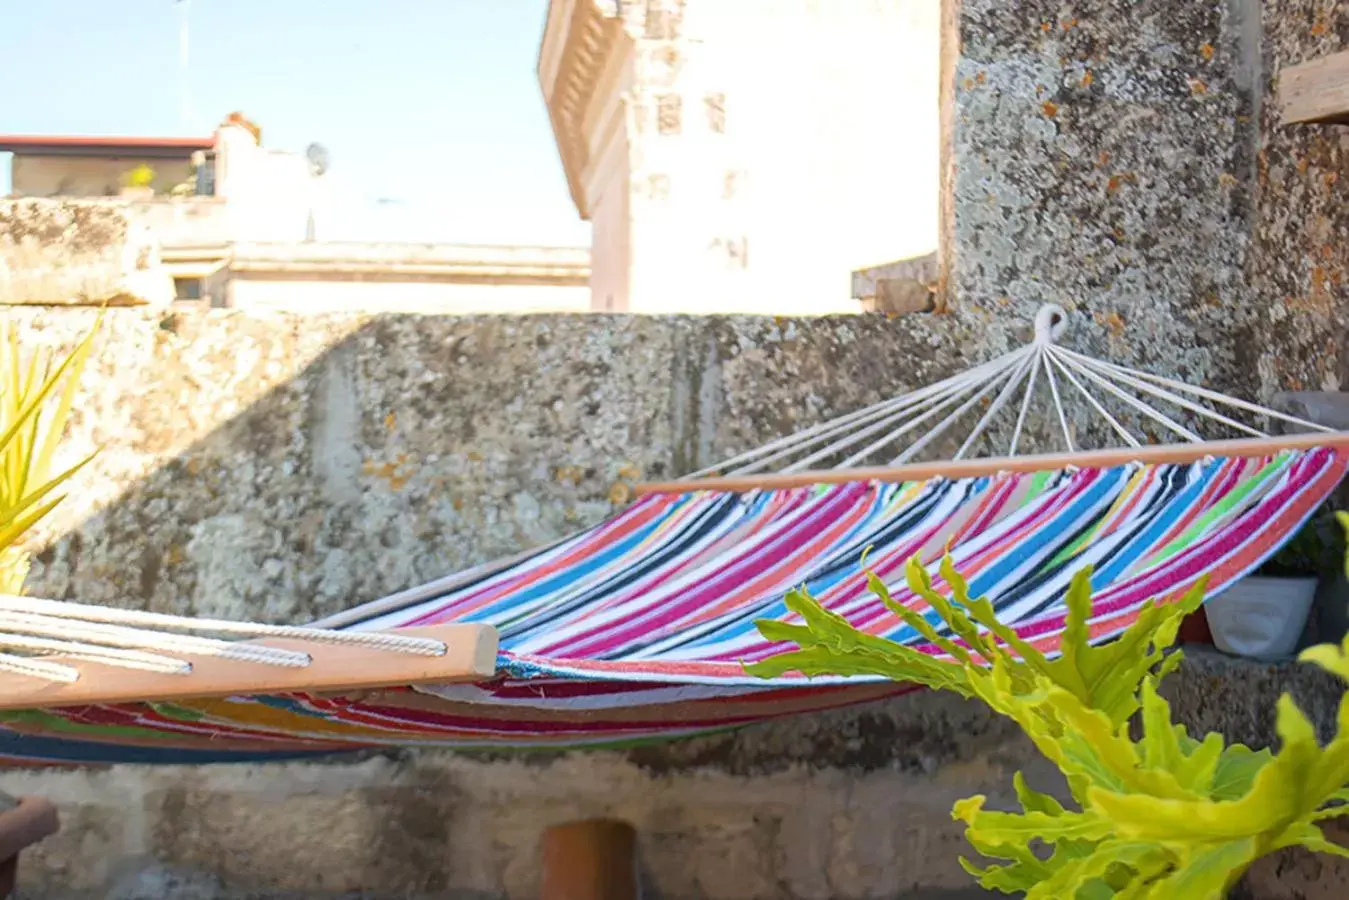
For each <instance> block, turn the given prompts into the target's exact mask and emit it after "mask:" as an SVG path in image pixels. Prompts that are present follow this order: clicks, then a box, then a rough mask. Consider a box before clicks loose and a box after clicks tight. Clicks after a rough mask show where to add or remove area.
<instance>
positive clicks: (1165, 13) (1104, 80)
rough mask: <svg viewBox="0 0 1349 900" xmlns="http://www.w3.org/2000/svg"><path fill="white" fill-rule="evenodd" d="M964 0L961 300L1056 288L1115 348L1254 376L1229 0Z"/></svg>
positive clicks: (1237, 67)
mask: <svg viewBox="0 0 1349 900" xmlns="http://www.w3.org/2000/svg"><path fill="white" fill-rule="evenodd" d="M953 5H954V6H955V7H956V8H955V10H954V15H953V17H952V20H951V22H950V26H949V27H950V30H951V33H950V34H949V35H948V39H958V40H959V41H960V42H961V46H960V52H959V56H958V58H957V59H956V61H955V75H954V77H955V84H954V86H953V100H952V102H953V109H952V132H951V134H950V136H949V140H950V142H951V145H950V149H949V152H950V154H951V156H950V159H951V162H952V164H953V166H954V178H953V182H952V184H951V185H950V187H949V190H950V191H951V194H952V196H950V197H949V198H948V201H949V205H950V206H949V208H951V209H953V222H951V223H950V227H951V233H949V234H948V240H949V241H951V243H950V244H949V246H948V247H946V248H945V249H946V250H947V256H948V260H947V264H948V265H949V266H950V267H951V271H950V273H949V275H950V288H951V291H952V294H953V306H954V308H955V312H956V316H957V318H960V319H964V320H969V321H971V322H978V321H980V320H983V321H986V322H989V323H992V325H993V327H998V326H999V325H1000V324H1001V323H1004V322H1007V321H1016V320H1018V319H1024V318H1025V317H1026V316H1027V315H1028V314H1030V313H1031V312H1033V310H1034V309H1035V307H1036V306H1037V305H1039V304H1040V303H1043V302H1054V303H1058V304H1060V305H1063V306H1065V307H1066V308H1068V309H1070V310H1076V311H1077V312H1078V313H1079V316H1080V319H1081V320H1084V321H1085V323H1086V324H1085V327H1082V328H1080V329H1078V330H1077V332H1076V335H1077V336H1078V338H1079V339H1080V340H1083V341H1087V342H1089V343H1090V345H1091V346H1092V347H1093V349H1095V350H1096V351H1098V352H1101V353H1104V354H1108V355H1109V356H1110V357H1111V358H1113V359H1116V360H1117V361H1120V362H1125V363H1128V362H1130V361H1132V362H1133V363H1135V364H1141V365H1142V367H1144V368H1154V369H1159V370H1160V369H1165V370H1168V371H1171V372H1174V373H1176V374H1179V375H1180V376H1182V377H1184V378H1188V379H1190V380H1193V381H1196V382H1202V381H1205V380H1211V381H1213V382H1214V383H1221V384H1223V385H1224V386H1226V387H1227V388H1229V389H1237V390H1239V391H1240V392H1242V393H1250V392H1251V391H1252V389H1253V388H1254V384H1253V379H1252V377H1251V376H1250V375H1249V374H1248V373H1249V369H1250V367H1246V366H1243V365H1241V360H1243V359H1245V358H1249V357H1250V356H1252V355H1253V354H1254V353H1255V352H1256V350H1255V348H1254V346H1253V345H1252V343H1251V342H1252V340H1254V339H1255V336H1254V333H1253V327H1252V324H1251V323H1250V321H1249V319H1250V317H1249V316H1248V315H1247V314H1246V312H1245V310H1246V308H1247V297H1248V292H1247V290H1246V287H1245V284H1244V280H1243V272H1244V270H1243V266H1244V264H1245V253H1246V246H1247V240H1246V230H1245V221H1246V209H1247V208H1248V206H1249V204H1250V198H1249V191H1250V185H1249V181H1250V178H1249V172H1250V170H1251V168H1252V164H1251V163H1252V160H1251V155H1250V153H1251V139H1250V134H1249V132H1250V130H1251V129H1252V128H1253V125H1251V124H1250V120H1249V115H1250V110H1249V108H1247V107H1248V98H1249V94H1248V93H1247V92H1244V91H1243V82H1242V78H1243V71H1244V70H1243V66H1244V65H1245V62H1244V58H1243V57H1242V54H1243V52H1245V50H1244V48H1243V46H1242V45H1241V43H1240V40H1239V38H1240V34H1241V24H1240V22H1239V21H1238V17H1237V16H1236V15H1235V14H1234V11H1233V10H1232V9H1230V8H1229V6H1228V3H1227V0H1198V2H1185V3H1174V2H1169V0H1098V2H1092V3H1079V4H1068V5H1065V4H1062V3H1060V2H1058V0H1052V2H1051V0H1032V2H1023V3H1005V2H1001V0H962V2H961V3H959V4H953Z"/></svg>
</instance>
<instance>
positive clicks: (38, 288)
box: [0, 199, 173, 306]
mask: <svg viewBox="0 0 1349 900" xmlns="http://www.w3.org/2000/svg"><path fill="white" fill-rule="evenodd" d="M172 301H173V279H172V278H170V277H169V274H168V271H167V270H166V269H165V268H164V267H163V264H162V263H161V262H160V258H159V244H158V242H157V241H156V240H155V238H154V235H153V234H152V233H151V232H150V231H149V229H148V228H147V227H146V226H145V225H144V224H143V223H141V222H140V221H139V220H138V219H136V218H134V217H132V216H131V214H130V213H129V207H128V206H126V205H124V204H109V203H80V202H69V201H64V200H45V199H42V200H40V199H28V200H0V305H2V304H31V305H38V306H64V305H101V304H108V305H110V306H138V305H142V304H149V305H152V306H167V305H168V304H169V303H171V302H172Z"/></svg>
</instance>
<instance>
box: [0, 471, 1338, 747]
mask: <svg viewBox="0 0 1349 900" xmlns="http://www.w3.org/2000/svg"><path fill="white" fill-rule="evenodd" d="M1347 466H1349V451H1345V450H1341V449H1315V450H1309V451H1293V450H1289V451H1283V452H1280V453H1277V454H1275V455H1272V456H1268V457H1264V458H1216V459H1215V458H1208V459H1204V460H1201V461H1198V462H1195V463H1190V464H1164V465H1142V464H1131V465H1124V466H1117V467H1111V468H1084V469H1069V470H1057V471H1051V472H1039V473H1007V474H1000V475H995V476H989V477H979V478H968V479H947V478H934V479H930V480H925V481H916V482H903V483H882V482H874V481H864V480H859V481H851V482H845V483H842V484H833V485H828V486H815V487H802V488H791V489H782V490H759V491H751V492H746V493H718V492H712V491H695V492H690V493H684V494H651V495H647V496H645V497H643V498H641V499H639V500H638V501H637V502H636V503H634V504H633V505H632V506H631V507H629V508H628V509H627V510H625V511H623V512H622V513H620V514H619V515H617V516H615V517H613V518H612V519H610V520H608V521H606V522H604V523H602V524H600V525H598V526H596V527H595V528H593V529H590V530H589V531H587V532H585V533H583V534H581V535H579V536H576V537H574V538H571V539H569V540H566V541H564V542H562V543H559V544H556V545H554V546H552V547H549V548H547V549H544V550H541V551H538V552H536V553H534V554H533V555H530V556H527V557H525V558H523V559H518V560H515V561H514V562H512V563H510V564H509V565H505V566H502V567H498V568H497V569H495V570H490V569H489V570H488V571H487V572H485V573H483V574H480V575H478V576H476V577H472V578H468V579H459V580H458V581H457V582H456V583H455V585H454V586H453V588H452V589H448V590H445V591H443V592H437V591H422V592H420V593H421V594H423V595H429V596H423V599H420V600H418V601H417V602H415V603H409V604H407V605H402V606H397V607H396V605H395V604H391V603H390V602H389V601H383V602H376V603H373V604H370V605H369V606H368V607H367V608H366V610H367V611H366V612H364V613H361V611H359V610H358V611H357V612H358V613H361V614H359V615H356V616H353V617H351V621H352V624H350V625H349V626H347V627H352V628H356V629H366V630H375V629H388V628H392V627H398V626H411V625H424V624H435V623H445V622H482V623H490V624H492V625H495V626H496V627H497V628H498V629H499V630H500V633H501V648H502V651H501V657H500V660H499V663H498V671H499V674H498V677H497V678H495V679H494V680H492V681H491V682H488V683H483V684H475V685H452V686H443V687H434V688H418V689H412V688H399V689H389V690H381V691H376V692H367V693H365V694H363V695H360V696H341V697H332V696H324V697H319V696H302V695H287V696H248V697H236V698H230V699H225V700H205V701H193V702H177V703H145V704H128V705H117V706H92V707H76V708H63V709H58V710H27V711H21V712H4V713H0V726H3V730H0V754H2V755H3V756H4V757H6V758H7V759H8V760H10V761H11V762H38V761H46V762H69V763H110V762H164V763H194V762H218V761H244V760H260V759H272V758H282V757H295V756H303V755H307V754H317V753H331V752H335V751H348V750H356V749H363V748H370V747H377V746H381V745H401V746H418V745H423V746H450V747H472V746H489V747H590V746H610V747H613V746H625V745H631V744H636V743H641V742H646V741H651V740H655V739H663V738H671V737H679V736H685V735H692V734H702V733H708V732H713V731H718V730H722V729H729V728H735V727H738V726H742V725H745V724H749V723H752V722H756V721H761V720H764V719H768V718H771V717H775V716H782V715H789V714H794V713H801V712H810V711H816V710H822V709H827V708H832V707H837V706H841V705H845V704H851V703H857V702H861V701H866V700H872V699H878V698H882V697H886V696H890V695H893V694H895V693H897V692H901V691H904V690H907V689H908V688H907V687H906V686H904V685H897V684H893V683H888V682H884V681H880V680H872V679H868V678H856V677H854V678H816V679H811V680H807V679H805V678H802V677H790V676H789V677H784V678H780V679H776V680H774V681H770V682H765V681H762V680H759V679H756V678H751V677H749V676H747V675H746V674H745V673H744V671H743V668H742V663H743V662H745V661H752V660H758V659H763V658H765V657H767V656H769V655H772V654H774V653H776V652H780V651H782V650H785V649H788V648H787V647H785V646H783V645H776V646H775V645H773V644H770V643H768V642H766V641H765V640H764V639H763V638H762V637H761V636H760V635H759V632H758V630H757V629H756V627H755V625H754V622H755V620H756V619H763V618H770V619H784V620H790V619H791V618H792V616H791V614H789V613H788V612H787V610H786V609H785V607H784V605H783V596H784V594H785V593H786V592H787V591H788V590H790V589H792V588H795V587H798V586H802V585H804V586H805V587H807V588H808V589H809V590H810V591H811V592H812V594H814V596H815V597H817V598H818V599H819V600H820V601H822V602H823V603H824V604H825V605H826V606H827V607H829V608H830V609H832V610H834V611H836V612H838V613H840V614H842V615H844V616H845V617H847V618H848V619H849V620H850V621H851V622H852V623H853V624H854V625H856V626H858V627H860V628H863V629H865V630H867V631H868V632H870V633H873V634H877V635H883V636H885V637H888V638H891V639H893V640H896V641H901V642H906V643H915V642H917V641H918V635H917V634H915V633H913V632H912V631H910V630H909V629H907V627H905V626H904V625H903V624H902V623H901V622H900V621H899V619H898V618H896V617H895V616H894V615H893V614H891V613H890V612H889V611H888V610H886V609H885V608H884V607H883V606H882V605H881V603H880V601H879V600H878V599H877V598H876V597H874V596H873V595H872V594H871V593H870V592H868V590H867V589H866V583H865V582H866V579H865V572H866V571H873V572H875V573H876V574H877V575H878V576H880V577H881V578H882V579H883V580H885V581H886V582H887V584H889V585H890V586H891V587H892V589H893V590H894V596H895V599H896V600H898V601H900V602H905V603H907V604H909V605H910V606H913V607H914V608H917V609H920V610H921V609H922V608H923V607H922V605H921V604H922V601H921V600H919V599H918V598H916V597H914V596H913V595H912V594H910V593H909V592H908V591H907V590H906V589H905V586H904V575H903V567H904V565H905V563H906V562H907V561H908V559H909V558H910V557H912V556H914V555H915V554H917V555H918V556H920V557H921V558H922V559H923V560H924V561H926V562H928V563H933V564H935V563H936V562H937V561H938V560H939V559H940V557H941V556H942V554H943V553H945V552H948V551H949V553H950V554H951V557H952V559H953V561H954V562H955V564H956V567H957V568H958V569H959V570H960V571H961V573H962V574H963V575H964V576H965V577H966V578H967V579H968V580H969V582H970V586H971V590H972V592H973V593H974V594H976V595H984V596H987V597H988V598H989V599H990V600H992V602H993V603H994V606H995V607H996V608H997V610H998V612H999V615H1000V617H1001V618H1002V619H1003V620H1004V621H1006V622H1009V623H1013V624H1015V626H1016V627H1017V629H1018V631H1019V632H1020V633H1021V634H1022V635H1023V636H1025V637H1026V638H1027V639H1029V640H1031V641H1032V642H1033V643H1035V644H1036V645H1037V646H1039V647H1040V648H1042V649H1044V650H1046V651H1047V652H1053V650H1054V648H1055V647H1056V645H1057V641H1058V636H1059V633H1060V631H1061V629H1062V627H1063V606H1062V599H1063V596H1064V593H1065V590H1066V588H1067V585H1068V583H1069V580H1070V579H1071V577H1072V575H1073V574H1074V573H1075V572H1077V571H1078V570H1080V569H1081V568H1083V567H1084V566H1086V565H1091V566H1092V567H1093V570H1094V577H1093V585H1094V588H1095V608H1094V612H1093V617H1092V620H1091V629H1092V635H1093V638H1094V639H1095V640H1097V641H1105V640H1108V639H1110V638H1111V637H1113V636H1115V635H1117V634H1119V633H1120V632H1121V631H1123V630H1124V629H1125V628H1126V627H1128V625H1129V624H1130V623H1131V622H1132V621H1133V619H1134V617H1135V616H1136V615H1137V613H1138V611H1139V609H1140V607H1141V605H1142V604H1143V603H1144V602H1145V601H1147V600H1149V599H1154V598H1156V599H1159V600H1162V601H1167V600H1174V599H1177V598H1178V597H1179V596H1180V595H1181V594H1183V593H1184V592H1185V591H1186V590H1187V589H1189V588H1190V587H1191V586H1192V585H1194V583H1195V582H1196V581H1197V580H1198V579H1200V578H1201V577H1203V576H1205V575H1207V576H1208V577H1209V583H1210V596H1212V595H1213V594H1214V593H1217V592H1219V591H1221V590H1222V589H1223V588H1224V587H1226V586H1228V585H1230V584H1231V583H1232V582H1233V581H1235V580H1236V579H1238V578H1240V577H1242V576H1243V575H1245V574H1247V573H1249V572H1250V571H1251V570H1253V569H1254V568H1255V567H1257V566H1258V565H1259V564H1260V563H1261V562H1262V561H1263V560H1265V559H1266V558H1267V557H1268V556H1269V555H1271V554H1272V553H1273V552H1275V551H1276V550H1277V549H1278V548H1279V546H1280V545H1281V544H1282V543H1283V542H1285V541H1286V540H1287V539H1288V538H1289V537H1290V536H1291V535H1292V534H1294V533H1295V532H1296V531H1297V529H1298V528H1299V527H1300V526H1301V525H1302V524H1303V523H1304V522H1305V521H1306V519H1307V518H1308V516H1309V515H1310V514H1311V513H1312V512H1313V511H1314V510H1315V509H1316V507H1318V506H1319V505H1320V504H1322V503H1323V502H1324V501H1325V500H1326V499H1327V497H1328V496H1329V495H1330V493H1331V491H1332V490H1333V489H1334V488H1335V486H1336V485H1337V484H1338V483H1339V482H1340V481H1341V479H1342V478H1343V476H1344V474H1345V470H1346V467H1347ZM864 553H865V554H866V559H865V564H864V563H863V554H864ZM864 565H865V568H864ZM937 587H938V589H940V588H941V584H940V582H938V584H937ZM934 621H936V620H935V617H934Z"/></svg>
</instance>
